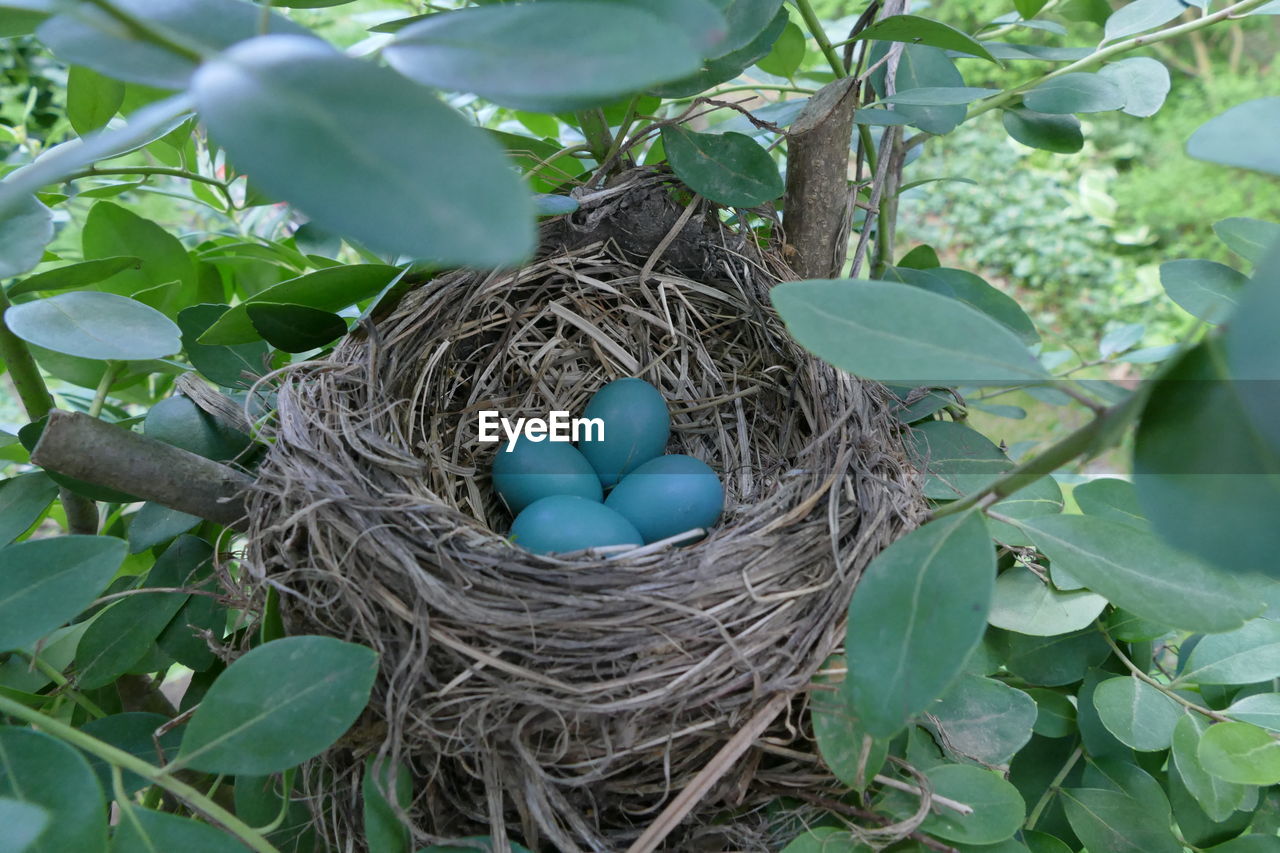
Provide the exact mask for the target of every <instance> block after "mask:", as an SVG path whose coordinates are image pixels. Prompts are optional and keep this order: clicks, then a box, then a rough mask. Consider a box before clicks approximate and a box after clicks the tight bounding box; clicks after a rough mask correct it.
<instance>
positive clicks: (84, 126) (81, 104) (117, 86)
mask: <svg viewBox="0 0 1280 853" xmlns="http://www.w3.org/2000/svg"><path fill="white" fill-rule="evenodd" d="M123 103H124V84H123V83H121V82H120V81H119V80H113V79H112V78H110V77H105V76H103V75H101V74H99V73H98V72H97V71H94V70H93V69H92V68H86V67H84V66H83V65H73V66H71V68H70V69H68V71H67V120H68V121H70V122H71V126H72V127H73V128H74V129H75V132H76V133H78V134H80V135H81V136H84V135H85V134H87V133H91V132H92V131H95V130H98V129H99V128H102V127H104V126H105V125H106V123H107V122H109V121H111V119H112V117H113V116H115V114H116V112H117V111H118V110H119V109H120V105H121V104H123Z"/></svg>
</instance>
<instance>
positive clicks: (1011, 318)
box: [893, 267, 1040, 346]
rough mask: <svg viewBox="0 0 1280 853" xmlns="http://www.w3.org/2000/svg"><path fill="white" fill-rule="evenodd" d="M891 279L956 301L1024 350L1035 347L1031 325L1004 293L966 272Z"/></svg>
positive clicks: (903, 272) (902, 273) (941, 270)
mask: <svg viewBox="0 0 1280 853" xmlns="http://www.w3.org/2000/svg"><path fill="white" fill-rule="evenodd" d="M893 275H894V276H896V277H897V278H900V279H901V280H903V281H905V282H907V283H908V284H913V285H915V286H916V287H922V288H924V289H925V290H930V291H933V292H934V293H940V294H942V295H943V296H950V297H952V298H953V299H958V300H960V301H961V302H964V303H965V304H967V305H971V306H973V307H974V308H976V309H978V310H979V311H981V312H982V313H984V314H986V315H988V316H989V317H991V318H992V319H994V320H997V321H999V322H1000V323H1001V324H1002V325H1004V326H1006V327H1008V329H1009V330H1010V331H1011V332H1013V333H1014V334H1015V335H1017V336H1018V337H1019V338H1021V339H1022V341H1023V342H1024V343H1026V344H1027V345H1028V346H1031V345H1033V344H1036V343H1039V341H1040V335H1039V334H1038V333H1037V332H1036V327H1035V324H1034V323H1032V322H1031V318H1030V317H1028V316H1027V314H1026V312H1025V311H1023V310H1022V308H1021V306H1019V305H1018V303H1017V302H1015V301H1014V300H1013V297H1011V296H1009V295H1008V294H1007V293H1005V292H1003V291H1001V290H997V289H996V288H994V287H992V286H991V285H990V284H987V282H985V281H983V280H982V279H981V278H979V277H978V276H976V275H974V274H973V273H971V272H968V271H966V270H958V269H950V268H948V267H935V268H933V269H927V270H916V269H908V268H899V269H895V270H894V271H893Z"/></svg>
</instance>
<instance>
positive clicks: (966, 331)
mask: <svg viewBox="0 0 1280 853" xmlns="http://www.w3.org/2000/svg"><path fill="white" fill-rule="evenodd" d="M770 295H771V298H772V299H773V304H774V307H776V308H777V309H778V313H779V314H781V315H782V318H783V320H784V321H785V322H786V324H787V329H788V330H789V331H790V332H791V334H792V335H793V336H794V337H795V338H796V340H797V341H799V342H800V344H801V345H802V346H804V347H805V348H806V349H808V350H809V351H810V352H812V353H814V354H815V355H817V356H818V357H819V358H822V359H824V360H826V361H829V362H830V363H832V364H834V365H835V366H836V367H839V368H840V369H842V370H847V371H848V372H850V373H853V374H856V375H858V376H862V377H864V378H868V379H877V380H880V381H885V382H894V383H900V384H914V385H951V384H957V383H961V382H964V383H972V384H975V385H981V384H997V383H1002V382H1025V381H1028V380H1032V381H1034V380H1037V379H1041V378H1044V377H1046V376H1047V374H1046V373H1045V371H1044V368H1043V367H1041V366H1040V364H1039V363H1037V362H1036V361H1035V360H1034V359H1033V358H1032V357H1031V354H1030V352H1029V351H1028V350H1027V348H1026V346H1025V345H1024V344H1023V343H1022V342H1021V341H1020V340H1018V338H1017V337H1016V336H1015V335H1014V334H1013V332H1011V331H1009V330H1008V329H1007V328H1006V327H1004V326H1003V325H1001V324H1000V323H998V322H996V321H995V320H993V319H991V318H990V317H988V316H987V315H985V314H983V313H981V312H979V311H977V310H976V309H974V308H971V307H970V306H968V305H965V304H963V303H961V302H959V301H958V300H955V299H951V298H950V297H946V296H940V295H938V294H935V293H930V292H927V291H925V290H922V289H920V288H916V287H904V286H903V285H901V284H897V283H893V282H886V281H862V280H825V281H824V280H817V281H802V282H785V283H783V284H780V285H778V286H776V287H774V288H773V290H772V291H771V292H770Z"/></svg>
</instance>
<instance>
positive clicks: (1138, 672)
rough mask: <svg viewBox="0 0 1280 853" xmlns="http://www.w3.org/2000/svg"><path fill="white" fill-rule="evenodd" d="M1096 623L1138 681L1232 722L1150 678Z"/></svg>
mask: <svg viewBox="0 0 1280 853" xmlns="http://www.w3.org/2000/svg"><path fill="white" fill-rule="evenodd" d="M1097 625H1098V630H1099V631H1101V632H1102V638H1103V639H1104V640H1106V641H1107V645H1108V646H1110V647H1111V651H1112V653H1113V654H1115V656H1116V657H1117V658H1118V659H1119V660H1120V662H1121V663H1122V664H1124V665H1125V668H1126V669H1128V670H1129V671H1130V672H1132V673H1133V675H1134V677H1135V678H1137V679H1138V680H1139V681H1143V682H1145V683H1147V684H1149V685H1150V686H1152V687H1154V688H1155V689H1157V690H1159V691H1160V692H1161V693H1163V694H1164V695H1166V696H1168V697H1169V698H1170V699H1172V700H1174V701H1175V702H1177V703H1178V704H1179V705H1182V706H1183V707H1185V708H1187V709H1189V710H1191V711H1195V712H1196V713H1197V714H1202V715H1204V716H1206V717H1208V718H1209V719H1211V720H1213V721H1215V722H1218V723H1230V722H1232V719H1231V718H1230V717H1228V716H1226V715H1225V714H1219V713H1218V712H1217V711H1215V710H1213V709H1212V708H1206V707H1204V706H1203V705H1197V704H1196V703H1195V702H1192V701H1191V700H1190V699H1187V698H1186V697H1184V696H1182V695H1180V694H1179V693H1178V692H1177V691H1175V690H1173V689H1172V688H1171V687H1169V685H1167V684H1162V683H1160V682H1159V681H1157V680H1156V679H1154V678H1152V677H1151V676H1150V675H1148V674H1147V673H1146V672H1144V671H1143V669H1142V667H1140V666H1138V665H1137V664H1136V663H1134V662H1133V661H1132V660H1130V659H1129V656H1128V655H1126V654H1125V653H1124V651H1122V650H1121V648H1120V646H1119V644H1117V643H1116V641H1115V640H1113V639H1112V638H1111V635H1110V634H1108V633H1107V629H1106V627H1105V626H1103V624H1102V622H1098V623H1097Z"/></svg>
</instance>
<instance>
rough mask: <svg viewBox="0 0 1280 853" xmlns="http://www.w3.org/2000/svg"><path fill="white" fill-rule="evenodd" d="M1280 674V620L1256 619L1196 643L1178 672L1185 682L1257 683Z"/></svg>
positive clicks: (1179, 679) (1181, 679)
mask: <svg viewBox="0 0 1280 853" xmlns="http://www.w3.org/2000/svg"><path fill="white" fill-rule="evenodd" d="M1277 677H1280V622H1272V621H1271V620H1269V619H1253V620H1251V621H1249V622H1246V623H1245V625H1244V627H1243V628H1238V629H1236V630H1235V631H1230V632H1228V633H1225V634H1210V635H1209V636H1207V637H1205V638H1204V639H1202V640H1201V641H1200V642H1198V643H1196V646H1195V648H1194V649H1192V650H1191V655H1190V656H1189V657H1188V658H1187V664H1186V666H1185V668H1183V670H1182V672H1181V673H1179V675H1178V683H1182V684H1254V683H1256V682H1259V681H1269V680H1270V679H1272V678H1277Z"/></svg>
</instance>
